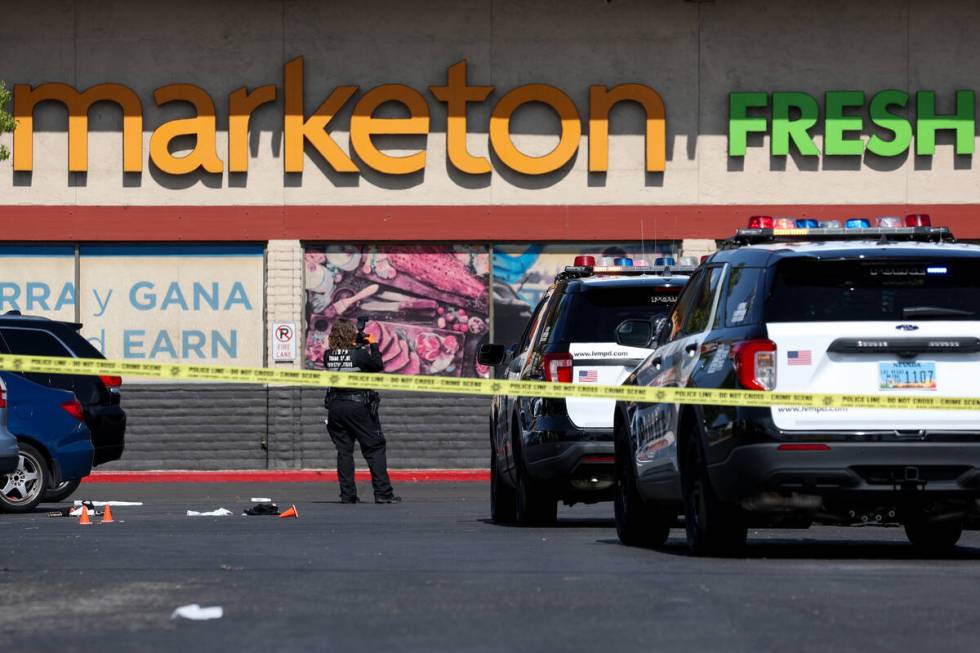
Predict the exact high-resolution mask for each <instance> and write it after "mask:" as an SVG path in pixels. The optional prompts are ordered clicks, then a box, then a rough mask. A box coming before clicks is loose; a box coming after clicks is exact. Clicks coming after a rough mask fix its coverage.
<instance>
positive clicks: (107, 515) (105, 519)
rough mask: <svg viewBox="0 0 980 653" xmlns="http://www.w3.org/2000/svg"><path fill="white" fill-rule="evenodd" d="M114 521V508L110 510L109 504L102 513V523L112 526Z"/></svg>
mask: <svg viewBox="0 0 980 653" xmlns="http://www.w3.org/2000/svg"><path fill="white" fill-rule="evenodd" d="M113 521H114V520H113V519H112V508H110V507H109V504H108V503H107V504H105V512H103V513H102V523H103V524H111V523H112V522H113Z"/></svg>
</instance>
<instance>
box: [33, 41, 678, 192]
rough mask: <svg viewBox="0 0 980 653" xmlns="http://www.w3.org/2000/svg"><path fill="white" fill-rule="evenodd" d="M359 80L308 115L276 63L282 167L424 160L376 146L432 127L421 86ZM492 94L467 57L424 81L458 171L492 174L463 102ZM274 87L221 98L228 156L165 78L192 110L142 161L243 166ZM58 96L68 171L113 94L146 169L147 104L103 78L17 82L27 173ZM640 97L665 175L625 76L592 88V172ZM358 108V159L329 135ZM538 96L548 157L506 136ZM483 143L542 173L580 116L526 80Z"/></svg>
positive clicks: (660, 132) (299, 85)
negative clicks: (622, 106) (98, 109)
mask: <svg viewBox="0 0 980 653" xmlns="http://www.w3.org/2000/svg"><path fill="white" fill-rule="evenodd" d="M358 90H359V89H358V87H357V86H338V87H336V88H335V89H334V90H333V91H332V92H331V93H330V94H329V95H328V96H327V98H326V99H325V100H324V101H323V102H322V103H321V104H320V105H319V107H318V108H317V109H316V110H315V111H314V112H313V114H312V115H309V116H307V115H306V113H305V110H304V108H303V107H304V103H305V97H304V93H305V91H304V61H303V57H297V58H295V59H293V60H292V61H290V62H288V63H287V64H286V65H285V67H284V70H283V104H284V117H283V143H284V155H283V165H284V170H285V172H287V173H300V172H303V167H304V160H305V155H304V148H305V147H306V145H310V146H311V148H312V149H314V150H316V151H317V153H319V154H320V156H322V157H323V159H324V160H325V161H326V162H327V163H328V164H329V165H330V167H332V168H333V169H334V170H336V171H338V172H345V173H358V172H360V171H361V167H360V165H359V164H361V165H363V166H366V167H367V168H370V169H372V170H375V171H377V172H380V173H383V174H389V175H405V174H412V173H416V172H419V171H421V170H423V169H424V168H425V165H426V152H425V150H424V149H423V150H420V151H417V152H413V153H410V154H407V155H401V156H395V155H392V154H388V153H386V152H383V151H382V150H380V149H379V148H378V147H377V146H376V145H375V143H374V140H373V139H374V137H375V136H390V135H417V136H425V135H427V134H428V133H429V105H428V102H427V100H426V97H425V96H424V95H423V94H422V93H421V92H420V91H418V90H416V89H414V88H411V87H408V86H404V85H402V84H384V85H382V86H377V87H375V88H372V89H370V90H368V91H367V92H366V93H364V94H363V95H362V96H361V97H360V98H359V99H358V100H357V101H356V102H354V100H353V98H354V96H355V95H356V94H357V92H358ZM494 91H495V88H494V87H493V86H471V85H469V84H468V82H467V76H466V61H460V62H459V63H456V64H455V65H453V66H450V67H449V70H448V72H447V80H446V84H445V86H430V87H429V92H430V93H431V94H432V96H434V98H435V99H436V100H437V101H439V102H442V103H444V104H445V105H446V109H447V112H448V121H447V134H446V150H447V157H448V159H449V161H450V162H451V163H452V165H453V166H454V167H455V168H456V169H457V170H459V171H461V172H464V173H467V174H473V175H480V174H487V173H489V172H490V171H491V165H490V160H489V158H487V157H481V156H474V155H473V154H471V153H470V152H469V151H468V150H467V147H466V137H467V133H468V125H467V118H466V112H467V106H468V105H469V104H473V103H480V102H484V101H485V100H486V99H487V98H488V97H489V96H490V94H491V93H493V92H494ZM278 96H279V88H278V87H277V86H275V85H267V86H261V87H258V88H254V89H252V90H251V91H249V89H248V88H247V87H242V88H240V89H238V90H236V91H235V92H233V93H232V94H231V95H230V96H229V98H228V151H227V154H226V157H224V158H223V156H222V153H220V152H218V149H217V121H216V109H215V103H214V100H213V99H212V97H211V96H210V95H209V94H208V92H207V91H206V90H205V89H202V88H200V87H198V86H194V85H193V84H170V85H168V86H163V87H161V88H158V89H156V91H155V92H154V94H153V99H154V101H155V102H156V104H157V105H158V106H163V105H166V104H170V103H173V102H183V103H186V104H189V105H191V106H192V107H193V109H194V117H192V118H181V119H178V120H171V121H168V122H165V123H163V124H162V125H160V126H159V127H157V128H156V129H155V130H154V131H153V134H152V136H151V137H150V153H149V158H150V160H151V161H152V162H153V165H154V166H155V167H156V168H158V169H159V170H161V171H162V172H164V173H167V174H171V175H186V174H189V173H192V172H196V171H198V170H203V171H205V172H209V173H215V174H218V173H222V172H223V171H224V169H225V165H226V164H227V168H228V171H229V172H236V173H242V172H247V171H248V164H249V155H248V139H249V120H250V118H251V115H252V113H253V112H254V111H255V110H256V109H257V108H259V107H260V106H263V105H265V104H268V103H271V102H276V101H277V99H278ZM49 101H53V102H59V103H61V104H63V105H64V106H65V107H66V108H67V109H68V170H69V171H71V172H86V171H87V170H88V165H89V161H88V159H89V157H88V112H89V110H90V109H91V107H92V105H93V104H95V103H97V102H109V103H112V104H116V105H117V106H119V107H120V108H121V109H122V113H123V125H122V139H123V170H124V171H126V172H141V171H142V170H143V165H144V157H143V138H142V136H143V107H142V102H141V100H140V98H139V96H137V95H136V93H135V92H134V91H133V90H132V89H130V88H128V87H126V86H123V85H121V84H98V85H96V86H92V87H90V88H88V89H87V90H85V91H84V92H80V91H78V90H77V89H75V88H74V87H72V86H69V85H67V84H60V83H48V84H41V85H39V86H35V87H32V86H31V85H29V84H17V85H16V86H15V87H14V114H15V117H16V119H17V121H18V126H17V130H16V131H15V132H14V170H15V171H17V172H30V171H32V170H33V167H34V161H33V147H34V110H35V108H36V107H37V105H38V104H40V103H42V102H49ZM626 101H630V102H636V103H638V104H639V105H640V106H642V107H643V110H644V111H645V113H646V156H645V167H646V170H647V171H648V172H662V171H663V170H664V166H665V159H666V119H665V109H664V103H663V100H662V99H661V97H660V95H659V94H658V93H657V92H656V91H655V90H653V89H652V88H650V87H648V86H644V85H642V84H620V85H618V86H614V87H612V88H608V87H606V86H601V85H596V86H591V87H590V88H589V107H588V110H589V118H588V121H589V133H590V138H589V156H588V159H589V164H588V165H589V171H590V172H606V171H608V169H609V163H608V161H609V125H608V121H609V112H610V110H611V109H612V108H613V106H615V105H616V104H619V103H620V102H626ZM351 102H354V105H353V115H352V117H351V120H350V125H349V131H350V143H349V144H350V148H349V150H350V151H351V152H352V153H354V154H356V155H357V158H358V159H359V163H355V161H354V159H353V158H352V157H351V156H350V155H348V154H347V152H345V151H344V149H343V148H341V147H340V145H339V144H338V143H337V141H336V140H335V139H334V138H333V137H332V136H331V134H330V132H329V131H328V127H333V126H334V125H333V124H331V123H332V122H333V119H334V117H335V116H336V115H337V113H338V112H340V111H341V110H342V109H343V108H344V107H346V106H349V105H350V104H351ZM387 103H395V104H399V105H401V106H402V107H403V108H404V109H405V111H406V112H407V113H408V117H405V118H379V117H375V113H376V111H377V109H378V108H379V107H380V106H381V105H383V104H387ZM530 103H537V104H544V105H546V106H548V107H549V108H550V109H551V110H552V111H554V113H555V114H556V115H557V117H558V125H557V126H558V134H559V141H558V145H557V146H556V147H555V148H554V149H553V150H552V151H550V152H548V153H547V154H544V155H542V156H532V155H529V154H526V153H524V152H522V151H521V150H520V149H518V147H517V146H516V145H515V144H514V142H513V140H512V139H511V131H510V120H511V117H512V116H513V114H514V112H515V111H517V109H519V108H520V107H522V106H524V105H526V104H530ZM487 132H488V133H489V142H490V147H491V148H492V149H493V151H494V153H495V154H496V155H497V157H498V158H499V160H500V162H501V163H502V164H503V165H504V166H506V167H508V168H510V169H511V170H514V171H516V172H519V173H523V174H526V175H542V174H546V173H549V172H553V171H555V170H558V169H559V168H561V167H562V166H564V165H566V164H567V163H568V162H569V161H571V160H572V158H573V157H574V156H575V154H576V152H577V151H578V147H579V141H580V140H581V136H582V119H581V116H580V115H579V108H578V107H577V106H576V105H575V102H574V101H573V100H572V99H571V98H570V97H569V96H568V95H567V94H566V93H565V92H564V91H562V90H561V89H558V88H556V87H554V86H548V85H546V84H527V85H525V86H519V87H517V88H515V89H512V90H510V91H509V92H507V93H505V94H504V95H503V96H502V97H501V98H500V99H499V100H498V101H497V103H496V105H495V106H494V109H493V112H492V115H491V118H490V124H489V126H488V128H487ZM186 136H192V137H194V139H195V144H194V149H193V150H191V152H190V153H188V154H183V155H181V156H176V155H174V154H173V153H172V152H171V144H172V143H173V141H174V140H175V139H179V138H183V137H186Z"/></svg>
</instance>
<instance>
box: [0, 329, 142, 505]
mask: <svg viewBox="0 0 980 653" xmlns="http://www.w3.org/2000/svg"><path fill="white" fill-rule="evenodd" d="M81 326H82V325H80V324H76V323H72V322H58V321H55V320H49V319H46V318H41V317H32V316H26V315H18V314H11V313H7V314H6V315H3V316H0V352H2V353H7V354H20V355H25V356H71V357H75V358H105V356H103V355H102V353H101V352H100V351H99V350H98V349H96V348H95V347H93V346H92V345H91V343H89V342H88V341H87V340H86V339H85V338H84V337H82V335H81V334H80V333H79V329H81ZM21 376H22V377H23V378H25V379H27V380H28V381H30V382H31V383H34V384H37V385H40V386H43V387H46V388H57V389H61V390H68V391H70V392H73V393H74V394H75V396H76V397H77V398H78V401H79V402H81V405H82V410H83V417H84V421H85V425H86V426H87V427H88V430H89V431H91V433H92V445H93V446H94V448H95V455H94V458H93V461H92V464H93V465H95V466H98V465H102V464H104V463H107V462H110V461H113V460H118V459H119V458H121V457H122V453H123V447H124V439H125V433H126V413H125V411H123V409H122V407H121V406H120V386H121V385H122V379H120V378H119V377H118V376H82V375H66V374H37V373H25V374H23V375H21ZM79 481H80V479H69V480H66V481H64V482H59V483H58V485H56V486H53V487H51V488H49V490H48V492H47V494H46V495H45V500H48V501H60V500H62V499H64V498H66V497H68V496H70V495H71V494H72V493H73V492H74V491H75V489H76V488H77V487H78V482H79Z"/></svg>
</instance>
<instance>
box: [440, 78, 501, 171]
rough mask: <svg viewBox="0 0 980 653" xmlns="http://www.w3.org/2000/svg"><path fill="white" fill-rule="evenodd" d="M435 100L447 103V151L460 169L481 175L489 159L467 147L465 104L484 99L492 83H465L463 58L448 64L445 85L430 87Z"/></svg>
mask: <svg viewBox="0 0 980 653" xmlns="http://www.w3.org/2000/svg"><path fill="white" fill-rule="evenodd" d="M429 91H431V92H432V94H433V95H434V96H436V99H437V100H439V101H440V102H445V103H446V110H447V112H448V114H449V116H448V119H447V126H446V153H447V154H448V155H449V160H450V162H452V164H453V165H454V166H456V168H457V169H459V170H460V171H461V172H465V173H467V174H471V175H482V174H486V173H488V172H490V161H489V160H488V159H486V158H485V157H479V156H473V155H472V154H470V152H469V150H468V149H467V148H466V104H467V103H468V102H483V101H484V100H486V99H487V96H488V95H490V94H491V93H492V92H493V87H492V86H467V85H466V60H465V59H464V60H463V61H460V62H459V63H457V64H454V65H452V66H450V67H449V74H448V75H447V80H446V85H445V86H430V87H429Z"/></svg>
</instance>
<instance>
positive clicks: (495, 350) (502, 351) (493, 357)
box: [476, 343, 507, 367]
mask: <svg viewBox="0 0 980 653" xmlns="http://www.w3.org/2000/svg"><path fill="white" fill-rule="evenodd" d="M506 355H507V348H506V347H504V346H503V345H496V344H493V343H487V344H485V345H481V346H480V351H478V352H477V354H476V360H477V362H478V363H480V365H485V366H487V367H496V366H497V365H500V364H501V363H503V362H504V357H505V356H506Z"/></svg>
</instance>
